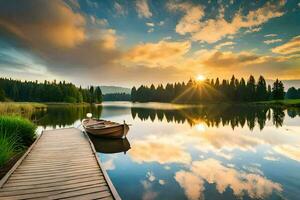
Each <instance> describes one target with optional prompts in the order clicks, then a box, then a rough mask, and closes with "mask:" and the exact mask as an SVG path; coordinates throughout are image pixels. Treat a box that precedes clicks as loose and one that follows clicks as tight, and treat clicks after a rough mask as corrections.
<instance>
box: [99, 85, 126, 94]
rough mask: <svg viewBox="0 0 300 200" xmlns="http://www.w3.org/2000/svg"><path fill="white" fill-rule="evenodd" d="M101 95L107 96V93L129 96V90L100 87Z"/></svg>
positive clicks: (115, 87)
mask: <svg viewBox="0 0 300 200" xmlns="http://www.w3.org/2000/svg"><path fill="white" fill-rule="evenodd" d="M100 88H101V91H102V94H109V93H126V94H130V93H131V89H130V88H125V87H118V86H100Z"/></svg>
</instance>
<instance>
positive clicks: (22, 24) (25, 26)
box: [0, 0, 86, 48]
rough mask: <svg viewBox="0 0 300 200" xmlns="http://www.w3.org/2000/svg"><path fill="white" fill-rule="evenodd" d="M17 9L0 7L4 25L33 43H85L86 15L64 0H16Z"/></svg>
mask: <svg viewBox="0 0 300 200" xmlns="http://www.w3.org/2000/svg"><path fill="white" fill-rule="evenodd" d="M15 4H19V5H18V6H14V9H16V10H14V11H12V10H11V9H6V6H5V5H3V6H1V7H0V27H2V28H4V29H5V30H7V31H8V32H10V33H12V34H14V35H15V36H17V37H20V38H21V39H22V40H23V41H24V42H26V43H27V44H30V45H33V46H42V45H47V46H51V47H58V48H70V47H74V46H75V45H77V44H80V43H81V42H83V41H84V40H85V38H86V34H85V28H84V26H85V23H86V21H85V18H84V17H83V16H82V15H81V14H79V13H75V12H73V10H72V9H71V8H70V7H69V6H67V4H65V3H64V2H63V1H45V2H41V1H31V0H29V1H26V2H24V3H23V2H22V3H21V4H22V5H20V2H15ZM42 8H47V9H42Z"/></svg>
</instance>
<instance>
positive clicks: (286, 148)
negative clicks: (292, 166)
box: [274, 144, 300, 162]
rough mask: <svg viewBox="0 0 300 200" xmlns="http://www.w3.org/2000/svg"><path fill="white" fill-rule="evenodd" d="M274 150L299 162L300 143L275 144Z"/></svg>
mask: <svg viewBox="0 0 300 200" xmlns="http://www.w3.org/2000/svg"><path fill="white" fill-rule="evenodd" d="M274 150H275V151H276V152H277V153H280V154H281V155H284V156H286V157H288V158H290V159H292V160H295V161H298V162H300V145H299V144H298V145H289V144H283V145H277V146H275V147H274Z"/></svg>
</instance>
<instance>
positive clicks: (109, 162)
mask: <svg viewBox="0 0 300 200" xmlns="http://www.w3.org/2000/svg"><path fill="white" fill-rule="evenodd" d="M102 164H103V167H104V169H106V170H114V169H116V166H115V164H114V160H113V159H109V160H107V161H105V162H103V163H102Z"/></svg>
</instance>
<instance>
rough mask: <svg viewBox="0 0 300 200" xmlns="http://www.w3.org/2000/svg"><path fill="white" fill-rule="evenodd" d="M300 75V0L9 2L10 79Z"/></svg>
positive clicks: (127, 81) (3, 8)
mask: <svg viewBox="0 0 300 200" xmlns="http://www.w3.org/2000/svg"><path fill="white" fill-rule="evenodd" d="M199 74H201V75H203V76H204V77H207V78H216V77H220V78H230V77H231V76H232V74H234V75H235V76H236V77H239V78H240V77H248V76H249V75H250V74H252V75H254V76H255V77H258V76H259V75H263V76H264V77H265V78H266V79H271V80H273V79H276V78H279V79H281V80H300V1H297V0H291V1H284V0H281V1H256V0H251V1H238V0H217V1H213V0H209V1H200V0H198V1H196V0H194V1H179V0H166V1H162V0H161V1H159V0H131V1H125V0H123V1H122V0H101V1H100V0H99V1H96V0H65V1H63V0H52V1H46V0H26V1H18V0H10V1H4V0H3V1H0V77H11V78H15V79H21V80H39V81H42V80H45V79H47V80H54V79H56V80H66V81H71V82H73V83H75V84H77V85H83V86H87V85H90V84H99V85H116V86H127V87H130V86H133V85H140V84H151V83H155V84H159V83H167V82H178V81H187V80H188V79H190V78H194V77H197V76H198V75H199Z"/></svg>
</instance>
